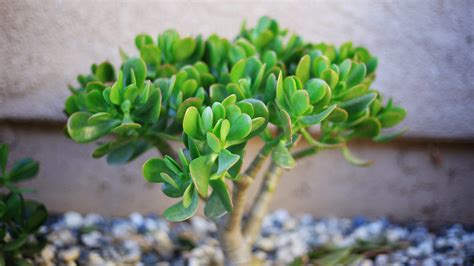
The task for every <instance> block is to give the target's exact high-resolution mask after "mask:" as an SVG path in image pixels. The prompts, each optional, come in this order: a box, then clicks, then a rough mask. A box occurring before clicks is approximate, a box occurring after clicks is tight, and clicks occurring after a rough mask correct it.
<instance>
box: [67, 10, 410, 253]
mask: <svg viewBox="0 0 474 266" xmlns="http://www.w3.org/2000/svg"><path fill="white" fill-rule="evenodd" d="M135 45H136V47H137V49H138V54H139V56H138V57H129V56H128V55H126V54H125V53H124V52H123V51H121V55H122V59H123V64H122V65H121V67H120V68H119V69H115V68H114V67H113V66H112V65H111V64H110V63H108V62H104V63H101V64H99V65H93V66H92V71H91V74H89V75H80V76H79V77H78V81H79V84H80V86H79V87H77V88H72V87H71V91H72V95H71V96H70V97H69V98H68V99H67V101H66V105H65V112H66V114H67V115H68V116H69V120H68V124H67V132H68V134H69V136H70V137H71V138H72V139H73V140H75V141H76V142H79V143H87V142H91V141H94V140H97V139H101V138H102V137H103V136H106V135H110V134H111V135H113V136H114V138H112V139H110V138H107V139H105V140H104V141H103V143H102V144H101V145H100V146H99V147H98V148H97V149H96V150H95V151H94V153H93V155H92V156H93V157H94V158H99V157H102V156H107V161H108V162H109V163H112V164H118V163H126V162H129V161H131V160H133V159H134V158H136V157H138V156H139V155H141V154H142V153H144V152H145V151H147V150H148V149H150V148H152V147H156V148H157V149H158V150H159V151H160V152H161V154H162V157H161V158H152V159H149V160H148V161H147V162H146V163H145V164H144V166H143V175H144V176H145V178H146V180H148V181H150V182H154V183H161V184H162V186H161V188H162V191H163V193H164V194H165V195H167V196H169V197H173V198H180V201H179V202H178V203H176V204H175V205H173V206H171V207H170V208H169V209H167V210H166V211H165V212H164V216H165V217H166V218H167V219H169V220H171V221H182V220H185V219H188V218H189V217H191V216H193V215H194V214H195V212H196V209H197V207H198V202H199V197H201V198H202V199H203V202H204V212H205V214H206V215H207V216H208V217H210V218H213V219H217V218H219V217H224V218H222V219H224V220H226V222H224V223H222V224H224V225H221V227H223V228H226V229H227V230H226V231H227V232H234V231H235V232H238V233H237V234H235V235H234V236H233V239H239V238H242V237H245V238H247V239H250V241H249V242H252V239H253V238H254V235H256V233H257V232H258V231H256V229H255V228H259V227H260V223H261V215H262V213H265V212H266V209H267V205H268V203H267V201H268V197H267V195H268V194H270V193H271V192H272V191H273V190H274V188H273V187H272V186H274V184H275V182H276V181H277V180H278V178H279V176H280V174H281V169H290V168H293V167H295V165H296V160H298V159H300V158H303V157H306V156H309V155H311V154H314V153H317V152H319V151H321V150H325V149H340V150H341V151H342V154H343V156H344V158H345V159H347V160H348V161H349V162H350V163H353V164H355V165H359V166H366V165H369V164H370V161H365V160H361V159H358V158H356V157H354V156H353V155H352V154H351V153H350V151H349V149H348V147H347V143H349V142H350V141H351V140H353V139H371V140H374V141H377V142H382V141H388V140H391V139H393V138H395V137H396V136H398V135H400V134H402V133H403V132H404V131H405V129H401V130H398V131H389V132H386V130H385V129H387V128H391V127H394V126H396V125H397V124H399V123H400V122H401V121H402V120H403V119H404V117H405V115H406V112H405V110H404V109H402V108H401V107H398V106H395V105H393V103H392V100H389V101H387V102H385V101H384V100H383V98H382V96H381V95H380V93H379V92H378V91H377V90H375V89H373V87H372V86H371V85H372V82H373V80H374V78H375V70H376V68H377V58H376V57H374V56H373V55H372V54H370V53H369V52H368V50H367V49H365V48H363V47H359V46H353V45H352V43H350V42H348V43H344V44H342V45H341V46H340V47H336V46H334V45H330V44H325V43H319V44H312V43H308V42H305V41H304V40H303V39H302V38H301V37H300V36H297V35H294V34H292V35H289V33H288V31H287V30H284V29H281V28H280V26H279V25H278V23H277V22H276V21H275V20H273V19H270V18H268V17H262V18H261V19H260V20H259V21H258V23H257V26H256V27H255V28H252V29H248V28H246V26H245V24H244V25H243V26H242V29H241V32H240V33H239V35H238V36H237V37H236V39H235V40H234V41H229V40H226V39H225V38H221V37H219V36H217V35H212V36H210V37H208V38H207V39H203V37H201V36H197V37H181V36H180V35H179V34H178V33H177V32H176V31H174V30H168V31H166V32H164V33H163V34H160V35H158V38H157V40H154V38H153V37H151V36H149V35H146V34H141V35H138V36H137V37H136V38H135ZM312 126H318V127H319V129H320V134H319V137H318V138H317V139H316V138H315V137H314V136H313V135H311V134H310V133H309V131H308V128H310V127H312ZM256 137H259V138H261V139H262V140H263V141H264V143H265V144H264V146H263V147H262V149H261V151H260V153H259V155H258V156H257V157H256V158H255V159H254V160H253V161H252V164H251V166H250V167H249V168H248V169H247V170H246V171H242V169H241V168H242V164H243V162H242V161H243V158H244V154H245V151H246V147H247V144H248V141H249V140H251V139H253V138H256ZM302 138H303V139H305V140H306V142H307V143H308V144H309V148H305V149H302V150H297V151H293V150H294V148H295V147H296V144H297V143H298V141H299V140H300V139H302ZM170 141H176V142H179V143H182V144H184V148H183V149H180V150H179V151H178V152H175V151H174V149H173V148H172V146H171V145H170V144H169V142H170ZM267 157H271V158H272V163H271V165H270V167H269V169H268V170H267V171H266V174H265V177H264V182H263V185H262V187H261V189H260V191H261V192H260V193H259V196H258V197H257V200H256V201H255V203H254V204H253V207H252V208H251V211H250V214H249V218H248V219H247V221H246V222H245V224H244V225H242V221H241V220H242V217H243V213H244V206H245V201H246V200H247V197H248V195H247V188H248V187H249V185H250V184H251V183H252V181H253V179H254V178H255V176H256V175H257V173H258V172H259V169H260V168H261V167H262V165H263V162H264V161H265V159H266V158H267ZM275 180H276V181H275ZM229 183H233V184H234V185H233V190H234V192H233V193H231V192H230V191H231V190H230V186H229ZM232 194H233V196H232ZM226 213H227V214H228V215H225V214H226ZM224 238H225V237H224ZM221 242H222V243H223V246H224V252H225V254H226V257H227V258H228V259H229V258H230V261H234V262H235V260H232V258H231V257H232V254H230V253H229V252H230V251H229V252H226V248H225V246H226V245H230V244H229V243H227V244H226V243H225V242H226V240H222V241H221ZM244 246H245V245H244ZM244 257H245V256H244Z"/></svg>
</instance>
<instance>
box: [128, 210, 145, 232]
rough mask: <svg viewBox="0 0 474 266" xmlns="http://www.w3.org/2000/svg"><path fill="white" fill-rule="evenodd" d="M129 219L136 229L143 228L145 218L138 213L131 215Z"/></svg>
mask: <svg viewBox="0 0 474 266" xmlns="http://www.w3.org/2000/svg"><path fill="white" fill-rule="evenodd" d="M129 219H130V221H131V222H132V224H133V226H134V227H135V228H139V227H140V226H142V225H143V223H144V221H145V219H144V218H143V216H142V215H141V214H139V213H138V212H134V213H131V214H130V215H129Z"/></svg>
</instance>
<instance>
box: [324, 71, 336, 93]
mask: <svg viewBox="0 0 474 266" xmlns="http://www.w3.org/2000/svg"><path fill="white" fill-rule="evenodd" d="M321 79H323V80H324V81H326V82H327V84H328V85H329V87H331V88H333V89H334V88H335V87H336V85H337V82H338V81H339V74H337V72H336V71H334V70H332V69H330V68H328V69H326V70H324V71H323V72H322V73H321Z"/></svg>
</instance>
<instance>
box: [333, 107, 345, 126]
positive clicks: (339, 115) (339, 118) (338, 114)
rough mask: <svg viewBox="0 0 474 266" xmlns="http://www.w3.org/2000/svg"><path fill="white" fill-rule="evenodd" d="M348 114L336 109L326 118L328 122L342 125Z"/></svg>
mask: <svg viewBox="0 0 474 266" xmlns="http://www.w3.org/2000/svg"><path fill="white" fill-rule="evenodd" d="M348 117H349V114H348V113H347V112H346V110H344V109H342V108H339V107H336V108H335V109H334V111H332V113H331V114H330V115H329V116H328V120H329V121H331V122H335V123H342V122H344V121H346V120H347V118H348Z"/></svg>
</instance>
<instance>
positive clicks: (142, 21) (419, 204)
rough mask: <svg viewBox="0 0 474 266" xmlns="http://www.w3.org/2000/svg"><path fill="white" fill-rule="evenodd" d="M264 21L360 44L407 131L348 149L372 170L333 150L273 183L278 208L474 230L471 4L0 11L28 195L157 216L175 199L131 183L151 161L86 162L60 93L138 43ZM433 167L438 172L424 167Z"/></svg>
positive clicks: (79, 5) (139, 1)
mask: <svg viewBox="0 0 474 266" xmlns="http://www.w3.org/2000/svg"><path fill="white" fill-rule="evenodd" d="M261 15H270V16H272V17H275V18H277V19H278V20H279V21H280V23H281V24H282V25H283V26H285V27H288V28H289V29H291V30H293V31H295V32H297V33H299V34H301V35H302V36H303V37H304V38H305V39H307V40H310V41H315V42H317V41H327V42H333V43H336V44H341V43H342V42H344V41H347V40H352V41H353V42H354V43H355V44H361V45H364V46H367V47H368V48H369V49H370V50H371V51H372V52H373V53H374V54H376V55H377V56H379V70H378V78H377V81H376V82H375V86H376V87H377V88H379V89H380V90H381V91H383V92H384V93H385V94H386V95H388V96H393V97H394V98H395V100H396V102H397V103H402V104H403V105H404V106H406V108H407V109H408V117H407V120H406V123H405V125H408V126H409V127H410V129H411V130H410V132H409V134H408V135H407V136H408V139H405V140H402V141H401V142H397V143H394V144H387V145H385V144H384V145H381V144H377V145H369V144H368V143H357V144H355V150H354V152H355V153H357V154H360V155H361V156H362V157H366V158H376V163H375V165H374V166H373V167H371V168H364V169H360V168H355V167H352V166H348V165H347V164H346V163H345V162H343V160H342V157H341V156H340V155H339V154H338V153H337V152H334V151H331V152H325V153H324V154H321V155H318V156H317V157H315V158H312V159H308V160H306V161H302V162H301V163H300V165H299V168H298V169H296V170H294V171H292V172H291V174H290V173H288V174H286V175H285V177H284V178H283V181H282V185H281V186H280V187H279V192H278V196H277V198H276V201H275V203H274V205H273V206H274V207H285V208H289V209H290V210H292V211H293V212H311V213H314V214H317V215H329V214H334V215H342V216H352V215H357V214H366V215H372V216H378V215H393V217H395V218H398V219H404V220H407V219H412V218H417V219H428V220H436V221H447V220H457V221H465V222H471V223H473V222H474V212H472V207H471V206H470V204H471V203H472V201H473V196H472V192H471V191H472V187H474V179H473V177H474V169H473V167H474V166H473V165H474V156H473V155H474V154H473V153H474V149H473V147H474V144H473V140H474V118H473V115H472V114H473V113H474V105H473V104H472V102H473V99H474V75H473V73H474V53H473V52H472V51H473V42H474V27H473V25H474V19H473V18H474V2H473V1H468V0H465V1H462V0H459V1H447V0H446V1H431V0H420V1H409V0H405V1H394V2H389V1H369V0H356V1H343V0H335V1H329V0H328V1H270V0H269V1H190V2H184V1H177V2H173V1H165V2H160V1H147V0H136V1H129V2H125V1H95V0H85V1H66V0H62V1H60V0H57V1H56V0H44V1H33V0H31V1H25V0H17V1H13V0H12V1H7V0H5V1H1V2H0V62H1V64H0V121H1V120H3V121H24V122H23V123H13V124H12V123H9V122H3V123H0V141H1V142H7V143H9V144H11V145H12V152H13V157H14V158H19V157H21V156H24V155H31V156H33V157H35V158H37V159H38V160H40V161H41V168H42V169H41V174H40V177H39V178H38V179H37V180H35V181H33V182H32V183H31V184H29V185H30V186H32V187H34V188H37V190H38V193H37V194H35V195H34V197H36V198H38V199H41V200H43V201H45V202H46V203H47V205H48V206H49V207H50V209H52V210H53V211H64V210H68V209H74V210H78V211H81V212H87V211H97V212H103V213H107V214H115V215H124V214H127V213H129V212H131V211H133V210H137V211H161V210H163V209H164V207H165V206H167V205H168V204H169V203H170V202H171V201H170V200H169V199H166V198H165V197H163V196H162V194H161V193H160V191H159V190H158V188H157V187H156V186H153V185H150V184H146V183H145V182H144V181H143V179H142V176H141V171H140V168H141V164H142V162H143V161H144V160H145V159H146V158H148V157H149V156H150V155H151V154H147V155H145V156H143V157H141V158H140V159H138V160H137V161H136V162H134V163H132V164H130V165H127V166H120V167H112V166H108V165H107V164H106V163H105V162H104V161H103V160H93V159H91V158H90V153H91V151H92V150H93V147H94V144H90V145H78V144H74V143H73V142H72V141H70V140H68V139H66V138H65V137H64V136H63V135H62V134H61V126H60V125H61V123H64V121H65V117H64V115H63V114H62V106H63V101H64V99H65V98H66V97H67V95H68V90H67V89H66V87H67V84H68V83H73V82H75V77H76V75H77V74H79V73H83V72H87V71H89V66H90V64H91V63H93V62H101V61H103V60H111V61H113V62H115V63H118V62H119V60H118V58H119V56H118V49H117V48H118V47H123V48H124V49H125V50H126V51H128V52H129V53H134V52H135V51H134V48H133V37H134V36H135V35H136V34H138V33H141V32H148V33H150V34H152V35H156V34H157V33H159V32H161V31H163V30H165V29H167V28H176V29H177V30H179V32H182V33H183V34H193V35H195V34H197V33H203V34H204V35H206V36H208V35H210V34H211V33H214V32H216V33H219V34H222V35H224V36H226V37H229V38H231V37H232V36H234V34H235V33H237V31H238V29H239V26H240V23H241V21H242V20H243V19H247V21H248V24H249V25H253V24H254V23H255V21H256V20H257V18H258V17H259V16H261ZM32 121H35V123H31V122H32ZM413 139H417V142H414V141H413ZM434 140H442V141H443V142H436V141H435V142H434ZM450 140H455V143H452V142H450ZM257 148H258V144H254V145H252V146H251V150H252V151H253V150H255V149H257ZM250 153H251V152H250ZM438 157H439V158H442V159H441V164H440V165H437V164H434V163H433V161H437V160H433V159H432V158H438Z"/></svg>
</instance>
